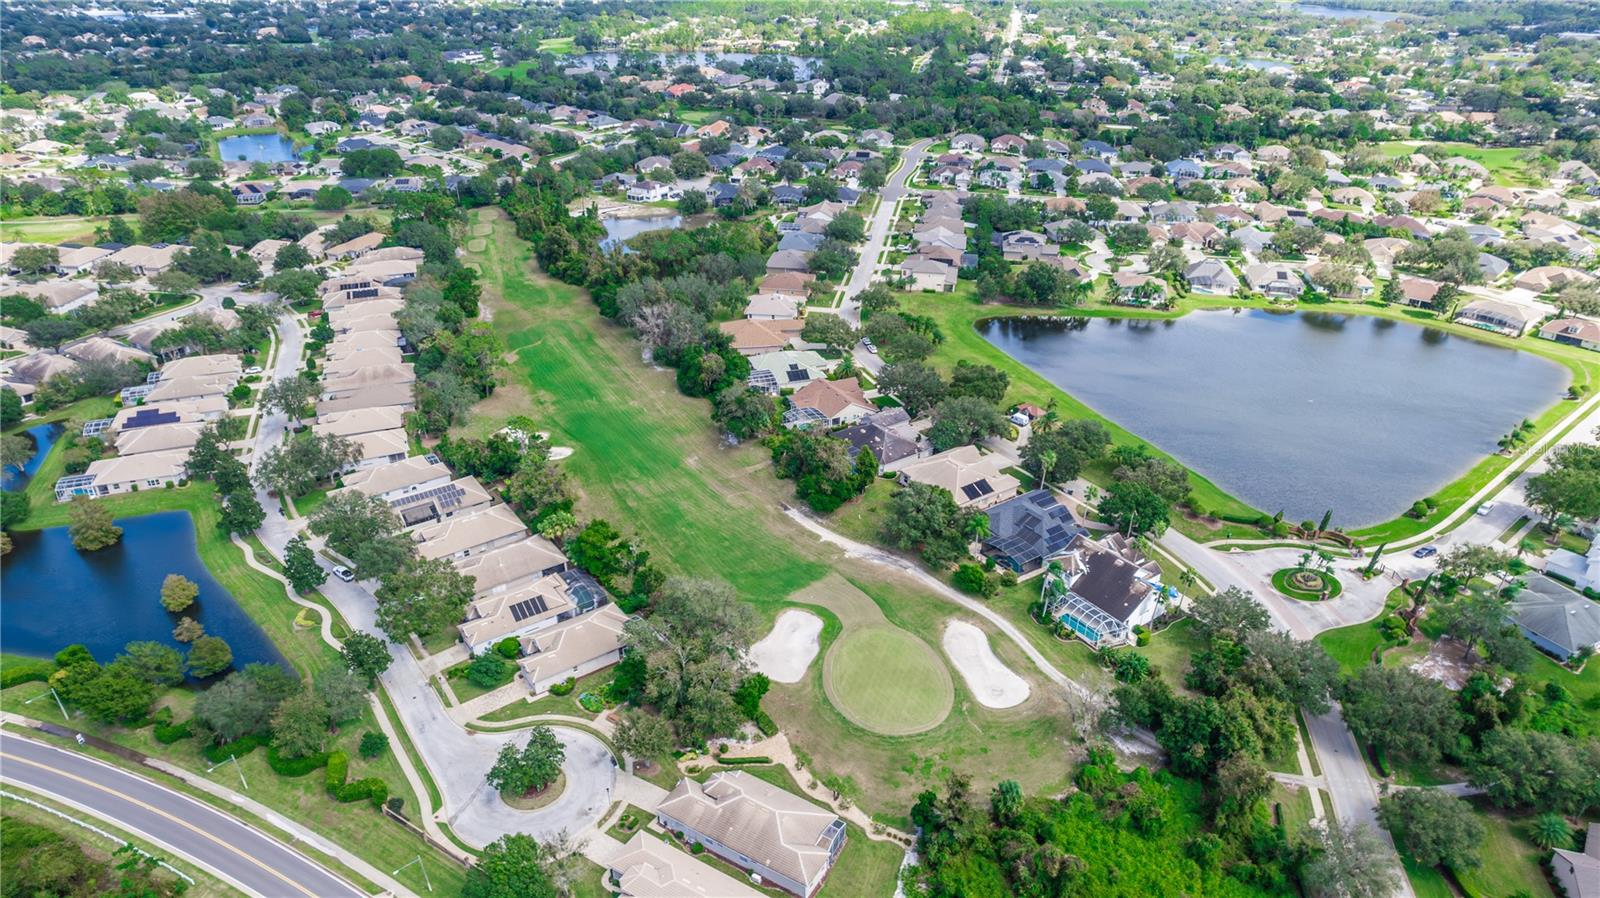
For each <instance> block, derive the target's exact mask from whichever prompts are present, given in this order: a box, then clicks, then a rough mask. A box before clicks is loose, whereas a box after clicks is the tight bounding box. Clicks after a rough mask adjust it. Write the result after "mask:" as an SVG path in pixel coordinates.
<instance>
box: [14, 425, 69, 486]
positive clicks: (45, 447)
mask: <svg viewBox="0 0 1600 898" xmlns="http://www.w3.org/2000/svg"><path fill="white" fill-rule="evenodd" d="M65 430H66V428H65V427H63V426H62V425H61V424H60V423H59V422H56V423H51V424H36V425H34V426H33V427H30V428H28V429H27V430H24V431H23V432H22V435H23V436H25V437H27V438H28V439H29V440H32V441H33V454H32V455H30V456H28V460H27V461H26V462H24V463H23V464H22V465H21V466H18V467H8V468H4V469H0V489H6V490H13V491H15V490H20V489H22V488H23V487H25V486H27V485H28V481H30V480H32V479H33V475H34V472H35V471H38V470H39V465H40V464H42V463H43V462H44V457H45V456H46V455H49V454H50V447H51V446H53V445H55V442H56V440H57V439H59V438H60V437H61V434H62V433H63V432H65Z"/></svg>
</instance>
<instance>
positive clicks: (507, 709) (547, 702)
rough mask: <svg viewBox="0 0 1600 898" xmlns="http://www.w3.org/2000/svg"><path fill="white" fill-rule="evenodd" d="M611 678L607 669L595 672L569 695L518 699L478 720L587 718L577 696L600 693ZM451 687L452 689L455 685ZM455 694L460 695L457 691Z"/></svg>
mask: <svg viewBox="0 0 1600 898" xmlns="http://www.w3.org/2000/svg"><path fill="white" fill-rule="evenodd" d="M612 676H613V672H612V671H611V670H610V669H609V668H608V669H606V670H597V671H595V672H594V673H592V674H589V675H588V676H586V677H581V678H579V679H578V682H577V683H576V684H574V686H573V689H572V693H571V694H570V695H551V694H549V693H545V694H544V695H541V696H539V697H538V698H536V699H526V698H519V699H517V700H516V701H514V702H512V703H511V704H509V705H504V706H502V707H499V708H496V709H494V710H493V711H490V712H489V713H487V714H485V715H483V716H481V717H479V718H478V719H479V720H482V721H486V722H497V721H502V720H516V719H518V718H522V717H529V716H531V715H534V714H570V715H576V716H578V717H589V716H592V715H590V713H589V712H588V711H585V710H583V707H582V706H581V705H579V704H578V696H580V695H582V694H583V693H585V692H599V691H601V690H602V689H604V688H605V687H606V685H607V684H609V683H610V682H611V677H612ZM451 685H452V687H453V686H454V685H455V684H451ZM457 694H458V695H459V694H460V693H459V690H458V692H457Z"/></svg>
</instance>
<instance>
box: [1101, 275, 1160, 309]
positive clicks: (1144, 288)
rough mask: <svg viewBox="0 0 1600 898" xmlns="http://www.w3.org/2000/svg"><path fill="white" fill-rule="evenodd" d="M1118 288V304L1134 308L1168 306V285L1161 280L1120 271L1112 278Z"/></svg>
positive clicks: (1113, 283)
mask: <svg viewBox="0 0 1600 898" xmlns="http://www.w3.org/2000/svg"><path fill="white" fill-rule="evenodd" d="M1111 283H1112V286H1114V287H1116V288H1117V302H1119V303H1123V304H1125V305H1134V306H1164V305H1166V304H1167V285H1166V283H1165V282H1163V281H1162V280H1160V279H1159V278H1153V277H1151V276H1149V275H1147V274H1138V273H1136V272H1132V271H1119V272H1116V273H1115V274H1113V275H1112V276H1111Z"/></svg>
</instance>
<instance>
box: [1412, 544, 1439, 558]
mask: <svg viewBox="0 0 1600 898" xmlns="http://www.w3.org/2000/svg"><path fill="white" fill-rule="evenodd" d="M1411 554H1412V555H1413V556H1415V557H1417V558H1432V557H1433V556H1435V555H1437V554H1439V550H1438V549H1436V548H1434V547H1433V546H1423V547H1422V548H1420V549H1418V550H1417V551H1415V552H1412V553H1411Z"/></svg>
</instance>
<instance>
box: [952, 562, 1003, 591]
mask: <svg viewBox="0 0 1600 898" xmlns="http://www.w3.org/2000/svg"><path fill="white" fill-rule="evenodd" d="M950 583H951V585H953V586H954V587H955V588H956V589H959V590H961V591H962V592H965V593H970V594H972V595H975V596H982V597H983V598H986V599H988V598H993V597H994V595H995V593H997V592H999V590H1000V583H999V581H998V580H996V579H992V578H990V576H989V575H988V574H987V573H985V572H984V570H983V568H982V567H980V566H979V565H976V564H973V563H971V562H967V563H965V564H962V565H960V566H959V567H957V568H956V572H955V574H954V575H952V576H951V577H950Z"/></svg>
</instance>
